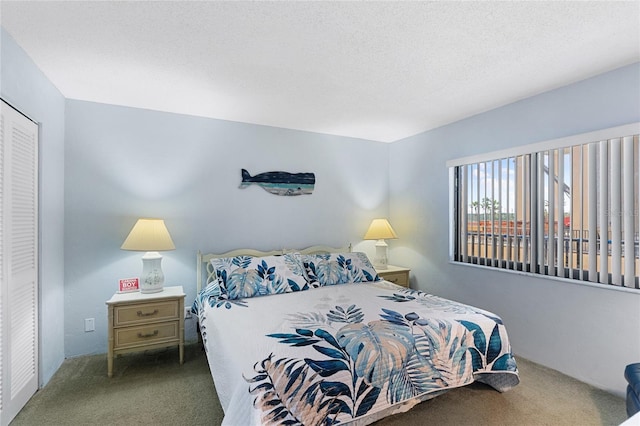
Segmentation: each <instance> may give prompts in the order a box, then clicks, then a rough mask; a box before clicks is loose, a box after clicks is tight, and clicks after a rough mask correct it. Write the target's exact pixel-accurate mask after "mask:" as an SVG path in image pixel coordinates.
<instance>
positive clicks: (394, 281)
mask: <svg viewBox="0 0 640 426" xmlns="http://www.w3.org/2000/svg"><path fill="white" fill-rule="evenodd" d="M389 281H391V282H392V283H394V284H395V283H397V282H398V279H397V278H394V279H392V280H389Z"/></svg>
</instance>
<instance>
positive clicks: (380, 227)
mask: <svg viewBox="0 0 640 426" xmlns="http://www.w3.org/2000/svg"><path fill="white" fill-rule="evenodd" d="M395 238H398V236H397V235H396V231H394V230H393V228H392V227H391V224H390V223H389V221H388V220H387V219H373V221H372V222H371V225H369V229H368V230H367V233H366V234H364V239H365V240H378V241H377V242H376V257H374V258H373V266H375V267H376V268H378V269H387V247H388V245H387V243H386V242H385V239H395Z"/></svg>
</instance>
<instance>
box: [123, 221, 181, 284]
mask: <svg viewBox="0 0 640 426" xmlns="http://www.w3.org/2000/svg"><path fill="white" fill-rule="evenodd" d="M120 248H121V249H122V250H134V251H146V253H145V254H144V256H142V276H141V277H140V292H141V293H157V292H159V291H162V286H163V285H164V274H163V273H162V266H161V262H162V255H161V254H160V253H158V252H159V251H165V250H174V249H175V248H176V247H175V246H174V245H173V241H172V240H171V235H169V231H167V227H166V226H165V224H164V220H162V219H138V221H137V222H136V224H135V225H134V226H133V228H132V229H131V232H129V236H128V237H127V239H126V240H124V243H122V246H121V247H120Z"/></svg>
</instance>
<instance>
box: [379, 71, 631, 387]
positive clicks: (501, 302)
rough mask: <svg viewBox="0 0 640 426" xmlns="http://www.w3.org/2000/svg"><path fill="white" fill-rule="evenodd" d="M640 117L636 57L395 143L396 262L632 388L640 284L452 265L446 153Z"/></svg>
mask: <svg viewBox="0 0 640 426" xmlns="http://www.w3.org/2000/svg"><path fill="white" fill-rule="evenodd" d="M635 121H640V64H638V63H636V64H633V65H630V66H627V67H624V68H620V69H618V70H615V71H612V72H609V73H606V74H603V75H600V76H597V77H595V78H591V79H588V80H585V81H582V82H579V83H576V84H573V85H570V86H566V87H563V88H560V89H557V90H554V91H551V92H547V93H544V94H541V95H539V96H535V97H532V98H529V99H525V100H523V101H520V102H516V103H514V104H511V105H507V106H505V107H502V108H498V109H495V110H492V111H489V112H487V113H484V114H480V115H477V116H474V117H471V118H468V119H465V120H462V121H459V122H456V123H453V124H451V125H448V126H444V127H441V128H438V129H435V130H433V131H430V132H426V133H423V134H420V135H417V136H414V137H411V138H408V139H405V140H402V141H399V142H396V143H393V144H392V145H391V150H390V190H391V197H390V203H389V204H390V216H391V220H392V221H393V222H392V223H393V224H394V226H395V227H396V230H397V232H398V234H399V236H400V237H401V239H402V240H401V241H400V240H398V243H400V242H401V243H402V244H396V245H394V246H393V247H394V248H392V250H391V253H390V261H392V262H393V263H397V264H402V265H407V266H410V267H411V268H412V269H413V271H412V272H413V282H412V285H413V286H414V288H419V289H420V290H425V291H428V292H432V293H434V294H437V295H441V296H444V297H448V298H452V299H455V300H459V301H461V302H465V303H469V304H473V305H476V306H480V307H483V308H485V309H489V310H492V311H494V312H496V313H497V314H499V315H501V316H502V317H503V319H504V320H505V323H506V325H507V329H508V330H509V333H510V337H511V340H512V346H513V350H514V351H515V353H516V354H519V355H521V356H523V357H525V358H528V359H531V360H533V361H535V362H539V363H541V364H544V365H546V366H549V367H551V368H554V369H557V370H559V371H562V372H564V373H566V374H569V375H571V376H573V377H576V378H578V379H579V380H582V381H585V382H587V383H591V384H593V385H595V386H597V387H599V388H602V389H605V390H608V391H610V392H613V393H617V394H619V395H624V392H625V390H624V389H625V381H624V378H623V375H622V373H623V370H624V366H625V365H626V364H628V363H631V362H639V361H640V292H635V293H633V294H632V293H625V292H620V291H614V290H605V289H599V288H593V287H588V286H584V285H576V284H568V283H566V282H559V281H554V280H551V279H542V278H534V277H528V276H527V277H525V276H522V275H515V274H512V273H507V272H497V271H492V270H487V269H480V268H477V267H469V266H462V265H455V264H450V263H449V259H448V247H449V242H448V232H449V231H448V226H445V224H447V223H448V222H449V213H448V204H449V188H448V185H447V182H448V170H447V168H446V165H445V163H446V161H447V160H451V159H455V158H459V157H464V156H468V155H473V154H478V153H484V152H491V151H494V150H499V149H505V148H509V147H513V146H518V145H524V144H528V143H533V142H538V141H544V140H549V139H555V138H559V137H563V136H568V135H573V134H579V133H584V132H589V131H592V130H597V129H602V128H608V127H613V126H618V125H622V124H627V123H631V122H635Z"/></svg>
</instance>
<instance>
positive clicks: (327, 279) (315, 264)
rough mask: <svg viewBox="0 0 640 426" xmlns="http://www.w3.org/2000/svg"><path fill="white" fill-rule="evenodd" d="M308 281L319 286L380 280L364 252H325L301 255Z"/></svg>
mask: <svg viewBox="0 0 640 426" xmlns="http://www.w3.org/2000/svg"><path fill="white" fill-rule="evenodd" d="M302 263H303V265H304V268H305V271H306V273H307V278H308V279H309V282H310V283H313V282H319V284H320V286H328V285H336V284H345V283H350V282H354V283H359V282H365V281H380V277H379V276H378V273H377V272H376V270H375V268H374V267H373V266H372V265H371V262H369V258H368V257H367V255H366V254H364V253H358V252H355V253H325V254H310V255H303V256H302Z"/></svg>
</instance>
